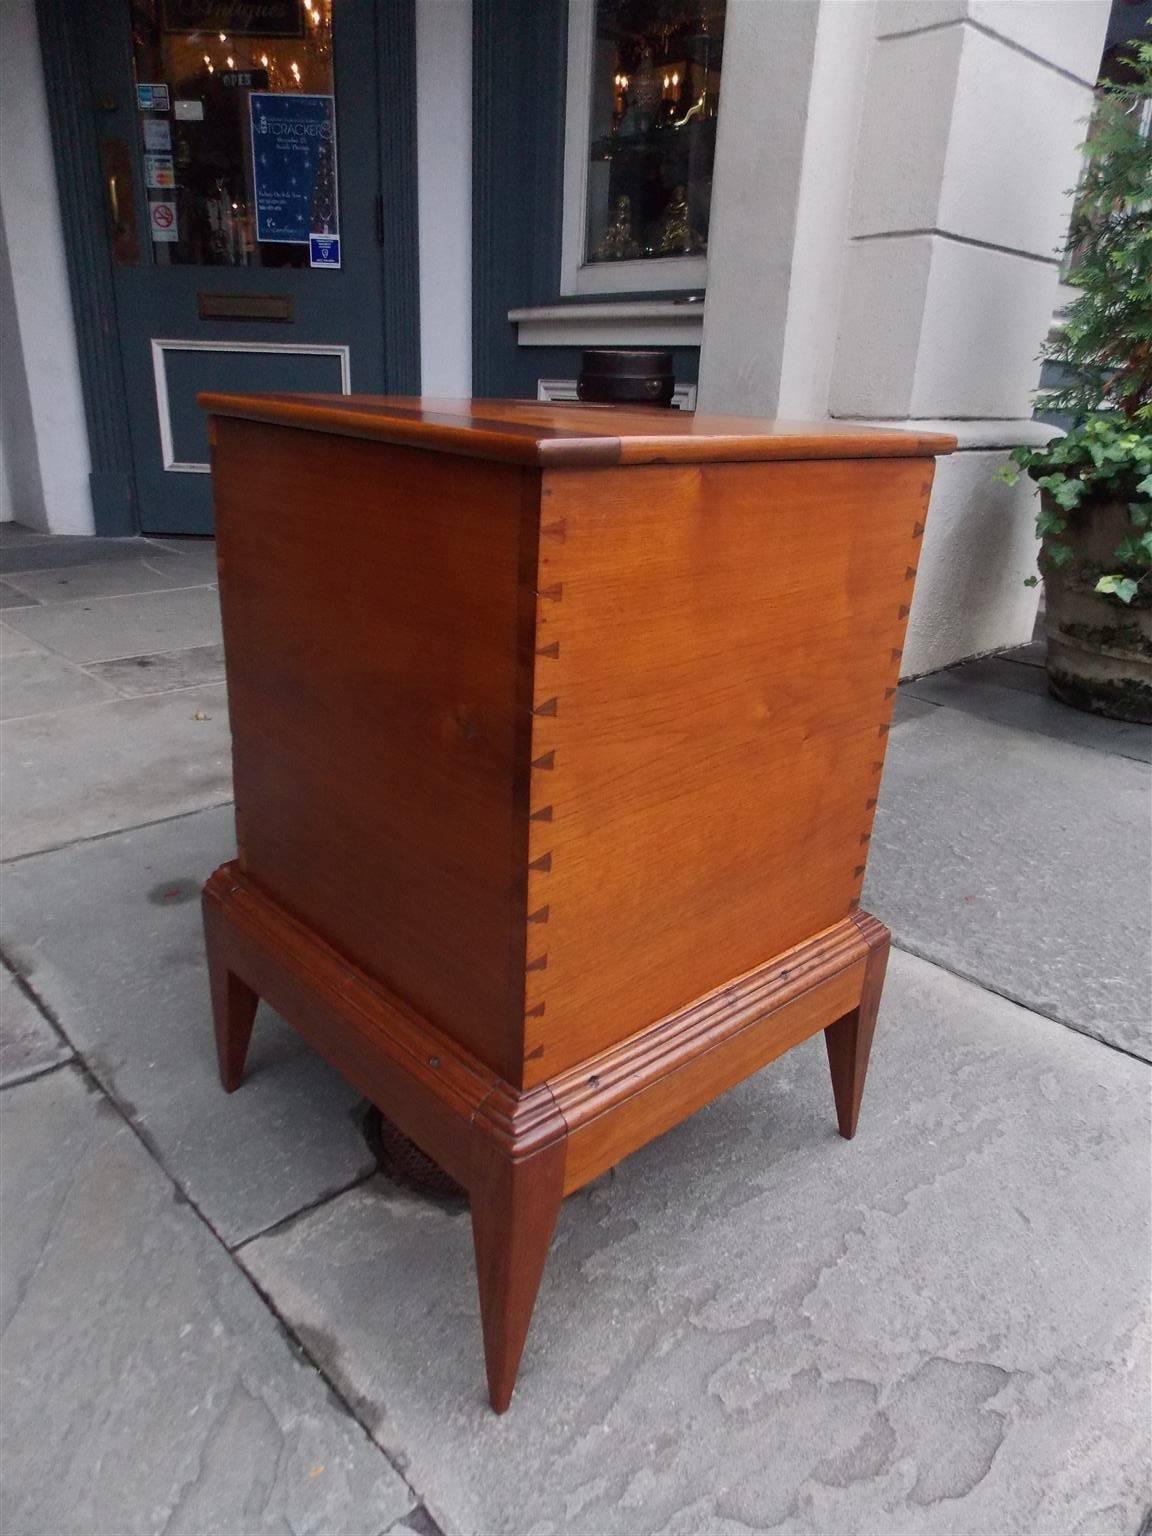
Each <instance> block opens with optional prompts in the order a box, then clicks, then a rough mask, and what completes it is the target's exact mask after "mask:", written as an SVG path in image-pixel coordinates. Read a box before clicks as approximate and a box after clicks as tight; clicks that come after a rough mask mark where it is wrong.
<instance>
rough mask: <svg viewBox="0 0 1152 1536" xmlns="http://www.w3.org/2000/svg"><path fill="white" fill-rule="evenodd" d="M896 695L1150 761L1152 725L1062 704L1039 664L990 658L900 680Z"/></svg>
mask: <svg viewBox="0 0 1152 1536" xmlns="http://www.w3.org/2000/svg"><path fill="white" fill-rule="evenodd" d="M901 693H902V694H908V695H911V696H912V697H913V698H916V699H922V700H925V701H926V702H928V703H931V704H946V705H948V706H949V708H951V709H958V710H962V711H963V712H964V713H965V714H969V715H977V716H979V717H980V718H981V719H983V720H994V721H996V722H998V723H999V724H1002V725H1010V726H1012V727H1013V728H1014V729H1016V730H1022V731H1037V732H1039V734H1040V735H1042V736H1051V737H1052V738H1053V739H1054V740H1056V741H1068V742H1072V743H1073V744H1074V745H1075V746H1078V747H1089V748H1091V749H1092V750H1093V751H1094V752H1115V753H1117V754H1119V755H1120V756H1121V757H1132V758H1135V759H1137V761H1139V762H1143V763H1148V762H1152V729H1150V728H1149V727H1148V726H1146V725H1136V724H1134V723H1133V722H1132V721H1128V720H1108V719H1106V718H1105V717H1104V716H1103V715H1090V714H1087V713H1086V712H1085V711H1084V710H1081V709H1073V708H1072V707H1071V705H1069V704H1062V703H1061V702H1060V700H1059V699H1056V698H1053V697H1052V695H1051V694H1050V693H1049V692H1048V679H1047V675H1046V674H1045V672H1044V671H1043V670H1042V668H1040V667H1036V666H1028V665H1023V666H1022V665H1020V663H1019V662H1015V661H1010V660H1006V659H1004V658H1002V657H998V656H990V657H986V658H985V659H984V660H982V661H970V662H967V663H966V664H965V665H964V666H962V667H951V668H949V670H948V671H946V672H934V673H932V674H931V675H930V676H928V677H922V678H918V679H917V680H916V681H914V682H910V683H905V684H904V686H903V688H902V690H901Z"/></svg>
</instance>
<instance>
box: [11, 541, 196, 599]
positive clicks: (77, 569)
mask: <svg viewBox="0 0 1152 1536" xmlns="http://www.w3.org/2000/svg"><path fill="white" fill-rule="evenodd" d="M180 564H181V563H180V562H179V561H176V560H172V559H169V557H168V556H167V555H165V554H163V553H162V552H158V557H157V558H156V559H155V560H153V561H146V560H101V561H94V562H93V563H92V564H90V565H70V566H65V567H64V568H63V569H62V570H59V571H21V572H18V573H16V574H14V575H11V576H9V578H8V585H9V586H12V587H15V588H16V589H17V591H20V592H24V593H26V594H27V595H28V596H29V597H30V598H34V599H35V600H36V601H37V602H40V603H67V602H75V601H78V600H79V599H81V598H88V597H124V596H125V595H127V594H129V593H132V592H160V591H165V590H167V589H168V588H169V587H177V586H196V585H199V583H198V582H197V580H196V579H195V578H196V574H197V573H196V572H195V571H194V570H193V569H191V568H190V569H189V571H188V573H187V579H186V580H181V575H182V572H181V569H180Z"/></svg>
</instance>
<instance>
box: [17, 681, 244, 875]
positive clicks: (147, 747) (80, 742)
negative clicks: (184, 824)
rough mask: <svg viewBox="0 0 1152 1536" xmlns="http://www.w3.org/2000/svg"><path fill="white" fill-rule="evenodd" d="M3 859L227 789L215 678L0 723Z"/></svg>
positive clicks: (199, 805)
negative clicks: (209, 682) (195, 684)
mask: <svg viewBox="0 0 1152 1536" xmlns="http://www.w3.org/2000/svg"><path fill="white" fill-rule="evenodd" d="M0 773H2V775H3V782H4V795H3V798H2V800H0V847H2V849H3V856H4V857H5V858H8V859H12V858H16V857H21V856H23V855H25V854H29V853H36V852H39V851H41V850H43V849H45V848H56V847H60V846H62V845H63V844H66V843H70V842H74V841H75V840H76V839H78V838H85V837H99V836H102V835H103V834H105V833H108V832H115V831H117V830H119V829H120V828H122V827H130V826H138V825H140V824H141V823H143V822H148V821H159V820H160V819H161V818H162V817H166V816H177V815H180V814H182V813H183V812H186V811H194V810H200V809H203V808H204V807H205V806H209V805H219V804H220V803H221V802H222V801H224V800H228V799H230V798H231V795H232V768H231V737H230V735H229V731H228V703H227V695H226V693H225V690H224V687H223V685H218V686H213V687H206V688H190V689H185V690H183V691H181V692H178V693H164V694H154V695H152V696H151V697H149V698H139V699H116V700H114V701H113V702H112V703H109V704H97V705H91V706H87V707H85V708H81V709H71V710H68V711H66V712H65V713H62V714H36V715H32V716H29V717H27V718H25V719H20V720H13V721H10V722H8V723H7V724H6V725H5V727H4V730H3V732H0Z"/></svg>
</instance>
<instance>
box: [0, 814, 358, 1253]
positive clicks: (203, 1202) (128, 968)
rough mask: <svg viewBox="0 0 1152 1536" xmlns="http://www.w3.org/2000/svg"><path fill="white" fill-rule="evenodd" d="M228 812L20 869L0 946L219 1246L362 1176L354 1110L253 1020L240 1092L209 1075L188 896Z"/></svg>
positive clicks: (205, 1005) (312, 1060)
mask: <svg viewBox="0 0 1152 1536" xmlns="http://www.w3.org/2000/svg"><path fill="white" fill-rule="evenodd" d="M234 836H235V834H234V828H233V820H232V809H231V807H230V806H226V807H223V808H220V809H217V810H213V811H206V812H203V813H201V814H198V815H195V816H185V817H181V818H179V819H177V820H175V821H169V822H164V823H161V824H159V825H156V826H150V827H142V828H139V829H137V830H136V831H131V832H125V833H121V834H118V835H117V836H115V837H108V838H102V839H100V840H98V841H96V842H91V843H85V844H80V845H77V846H75V847H71V848H65V849H61V850H59V851H58V852H55V853H50V854H45V855H42V856H40V857H38V858H33V859H26V860H21V861H20V862H19V863H16V864H12V865H9V866H8V867H7V868H6V869H5V871H4V905H3V913H2V924H0V944H2V945H3V948H4V952H5V954H6V955H7V956H8V958H9V960H10V961H11V963H12V964H13V965H14V966H15V967H16V969H18V970H19V971H20V972H21V973H22V974H23V975H24V976H26V977H27V980H28V982H29V984H30V985H31V986H32V988H33V989H34V990H35V992H36V994H37V996H38V997H40V998H41V999H42V1000H43V1001H44V1003H45V1004H46V1005H47V1006H48V1008H49V1009H50V1010H51V1011H52V1013H53V1014H54V1016H55V1017H56V1018H58V1019H59V1020H60V1022H61V1024H62V1026H63V1028H64V1030H65V1032H66V1033H67V1035H68V1037H69V1039H70V1040H71V1041H72V1043H73V1044H74V1045H75V1046H76V1048H77V1049H78V1050H79V1051H80V1053H81V1054H82V1055H83V1056H84V1058H85V1059H86V1060H87V1061H88V1062H89V1063H90V1064H91V1065H92V1067H93V1069H94V1070H95V1072H96V1075H97V1076H98V1077H99V1078H100V1080H101V1082H104V1083H106V1084H108V1085H109V1086H110V1087H111V1090H112V1092H113V1093H114V1095H115V1097H116V1099H117V1101H118V1102H119V1103H121V1104H122V1105H124V1106H125V1107H126V1109H127V1112H128V1113H129V1114H130V1116H131V1118H132V1120H133V1123H134V1124H136V1125H137V1126H139V1128H140V1130H141V1131H142V1133H143V1134H144V1135H145V1136H147V1138H148V1139H149V1141H150V1142H151V1144H152V1145H153V1146H154V1147H155V1148H156V1150H157V1153H158V1155H159V1156H160V1158H161V1159H162V1161H163V1163H164V1166H165V1167H166V1168H167V1169H168V1171H169V1173H171V1175H172V1176H173V1177H174V1178H175V1179H176V1181H177V1183H179V1184H180V1185H181V1187H182V1188H183V1189H184V1190H185V1191H186V1192H187V1193H188V1194H189V1195H190V1196H191V1198H192V1199H193V1200H194V1201H195V1203H196V1205H197V1206H198V1207H199V1208H200V1209H201V1210H202V1211H203V1212H204V1214H205V1216H206V1217H207V1219H208V1220H209V1221H210V1222H211V1224H212V1226H213V1227H214V1228H215V1230H216V1231H217V1232H219V1233H220V1234H221V1236H222V1237H223V1238H224V1239H225V1241H226V1242H229V1243H235V1242H239V1241H241V1240H242V1239H243V1238H245V1237H250V1236H251V1235H252V1234H253V1233H254V1232H258V1231H262V1230H263V1229H264V1228H266V1227H268V1226H270V1225H271V1224H272V1223H274V1222H277V1221H281V1220H283V1219H284V1218H285V1217H286V1216H290V1215H292V1214H293V1213H294V1212H296V1211H299V1210H300V1209H301V1208H302V1207H304V1206H307V1205H310V1204H313V1203H314V1202H315V1201H317V1200H320V1199H322V1198H323V1197H324V1196H325V1195H328V1194H331V1193H333V1192H334V1191H336V1190H340V1189H344V1188H346V1187H347V1186H348V1185H349V1184H350V1183H352V1182H353V1181H355V1180H356V1179H358V1178H361V1177H363V1176H364V1175H365V1174H367V1173H369V1172H370V1171H371V1170H372V1169H373V1167H374V1166H375V1163H374V1159H373V1157H372V1154H371V1152H370V1150H369V1148H368V1145H367V1143H366V1142H365V1140H364V1136H363V1134H362V1131H361V1124H360V1120H361V1115H362V1109H361V1101H360V1100H359V1098H358V1096H357V1095H356V1094H355V1093H354V1092H353V1090H352V1089H351V1088H350V1087H348V1085H347V1084H346V1083H345V1082H344V1080H343V1079H342V1078H341V1077H339V1076H338V1075H337V1074H336V1073H335V1072H334V1071H333V1070H332V1069H331V1068H329V1067H328V1066H327V1065H326V1064H325V1063H324V1062H323V1061H322V1060H321V1059H320V1058H319V1057H318V1056H316V1055H314V1054H313V1053H312V1052H311V1051H310V1050H309V1049H308V1047H307V1046H306V1045H305V1044H304V1043H303V1041H302V1040H301V1039H300V1037H299V1036H298V1035H297V1034H296V1033H295V1031H293V1030H291V1029H289V1028H288V1026H287V1025H286V1024H284V1023H282V1022H281V1021H280V1020H279V1019H277V1018H276V1016H275V1015H274V1014H273V1013H271V1012H270V1011H269V1010H268V1009H267V1008H262V1009H261V1010H260V1013H259V1015H258V1017H257V1021H256V1029H255V1033H254V1036H253V1041H252V1050H251V1054H250V1057H249V1072H248V1079H247V1081H246V1082H245V1083H244V1085H243V1087H242V1088H241V1089H240V1090H239V1091H238V1092H236V1093H234V1094H231V1095H228V1094H226V1093H224V1091H223V1090H222V1089H221V1087H220V1084H219V1080H218V1078H217V1076H216V1059H215V1050H214V1046H213V1037H212V1014H211V1009H210V1006H209V995H208V977H207V972H206V970H205V966H204V952H203V938H202V933H201V927H200V902H199V893H200V887H201V885H202V884H203V882H204V880H206V879H207V877H208V876H209V875H210V874H211V872H212V870H213V869H215V868H216V866H217V865H218V864H220V863H222V862H223V861H224V860H225V859H227V858H231V857H233V856H234V853H235V841H234Z"/></svg>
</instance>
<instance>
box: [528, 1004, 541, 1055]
mask: <svg viewBox="0 0 1152 1536" xmlns="http://www.w3.org/2000/svg"><path fill="white" fill-rule="evenodd" d="M543 1012H544V1004H543V1003H538V1004H537V1006H536V1007H535V1008H529V1009H528V1011H527V1012H526V1013H525V1015H524V1017H525V1018H526V1019H538V1018H539V1017H540V1015H541V1014H542V1013H543ZM543 1054H544V1047H543V1046H542V1045H538V1046H537V1047H536V1049H535V1050H534V1051H525V1052H524V1060H525V1061H539V1060H540V1058H541V1056H543Z"/></svg>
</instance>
